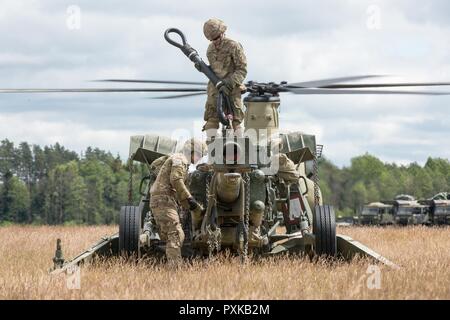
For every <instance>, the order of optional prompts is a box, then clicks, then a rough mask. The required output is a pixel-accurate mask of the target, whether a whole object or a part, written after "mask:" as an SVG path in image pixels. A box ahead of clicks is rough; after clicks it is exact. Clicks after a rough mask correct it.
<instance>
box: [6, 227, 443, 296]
mask: <svg viewBox="0 0 450 320" xmlns="http://www.w3.org/2000/svg"><path fill="white" fill-rule="evenodd" d="M116 229H117V227H111V226H100V227H32V226H25V227H22V226H11V227H1V228H0V299H450V228H429V227H405V228H378V227H351V228H341V229H340V230H339V231H340V232H341V233H343V234H346V235H349V236H351V237H353V238H355V239H357V240H359V241H361V242H363V243H364V244H366V245H367V246H369V247H371V248H372V249H374V250H375V251H377V252H379V253H381V254H383V255H384V256H386V257H387V258H389V259H390V260H392V261H394V262H395V263H397V264H399V265H401V267H402V268H401V269H400V270H391V269H389V268H387V267H382V266H381V267H380V268H381V283H380V285H381V286H380V288H379V289H376V288H375V289H369V288H368V286H367V282H368V277H369V276H370V275H369V274H367V270H368V266H369V265H370V262H369V261H368V260H364V259H360V260H358V261H353V262H352V263H345V262H337V263H332V264H330V263H327V262H324V261H319V262H316V263H312V262H310V261H309V260H308V259H307V258H301V257H292V256H291V257H286V256H282V257H277V258H270V259H262V260H257V261H256V260H255V261H252V262H250V263H249V264H248V265H246V266H242V265H240V264H239V262H238V260H237V259H235V258H230V257H220V258H218V259H217V260H216V261H194V262H193V263H192V264H189V265H186V266H184V267H183V268H182V269H180V270H177V271H170V270H167V269H166V268H165V266H164V265H161V264H159V263H157V262H156V261H152V260H149V261H145V262H141V263H139V264H137V265H132V264H129V263H125V262H123V261H122V260H120V259H112V260H110V261H106V262H104V263H98V264H94V265H91V266H89V267H83V268H82V269H81V289H80V290H69V289H67V287H66V279H65V276H64V275H59V276H50V275H49V274H48V273H47V271H48V268H49V267H50V266H51V258H52V256H53V254H54V249H55V239H56V238H57V237H60V238H61V239H62V243H63V249H64V253H65V256H66V257H73V256H74V255H76V254H77V253H79V252H80V251H81V250H83V249H85V248H87V247H89V246H90V245H91V244H92V243H93V242H95V241H97V240H98V239H99V238H100V237H101V236H104V235H108V234H111V233H113V232H115V231H116Z"/></svg>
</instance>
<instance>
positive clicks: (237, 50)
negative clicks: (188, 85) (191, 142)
mask: <svg viewBox="0 0 450 320" xmlns="http://www.w3.org/2000/svg"><path fill="white" fill-rule="evenodd" d="M208 23H210V24H212V25H213V26H214V24H218V25H219V27H218V28H219V29H217V30H209V29H208V28H207V27H208V25H207V24H208ZM225 30H226V26H225V25H224V24H223V22H222V21H220V20H218V19H211V20H208V21H207V22H206V23H205V27H204V33H205V36H206V37H207V38H208V39H209V40H212V39H213V38H214V37H215V36H216V35H222V34H223V33H224V32H225ZM206 56H207V57H208V61H209V64H210V67H211V69H212V70H213V71H214V73H215V74H216V75H217V76H218V77H219V78H221V79H223V80H225V82H229V83H231V85H232V86H233V89H232V92H231V97H230V98H231V99H232V100H233V102H234V105H235V106H236V109H235V111H234V112H235V115H234V119H233V127H234V128H236V127H237V126H239V124H240V123H241V122H242V120H243V118H244V112H243V110H242V101H241V87H242V83H243V81H244V79H245V77H246V76H247V58H246V57H245V54H244V49H243V48H242V45H241V44H240V43H238V42H236V41H234V40H231V39H229V38H226V37H223V38H222V39H221V40H220V42H219V43H213V42H212V43H210V45H209V47H208V50H207V52H206ZM218 93H219V92H218V90H217V88H216V87H215V86H214V85H213V84H212V83H211V81H210V82H209V83H208V88H207V94H208V98H207V101H206V106H205V114H204V120H205V121H206V124H205V126H204V127H203V130H208V129H218V128H219V119H218V117H217V110H216V105H217V96H218Z"/></svg>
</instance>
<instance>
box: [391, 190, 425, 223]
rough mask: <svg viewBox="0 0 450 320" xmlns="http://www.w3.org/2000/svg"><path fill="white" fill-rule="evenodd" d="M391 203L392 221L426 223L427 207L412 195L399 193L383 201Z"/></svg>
mask: <svg viewBox="0 0 450 320" xmlns="http://www.w3.org/2000/svg"><path fill="white" fill-rule="evenodd" d="M383 203H386V204H389V205H392V213H393V217H394V221H395V223H396V224H399V225H419V224H428V223H429V216H428V207H427V206H426V205H423V204H421V203H419V202H418V201H417V200H416V199H415V198H414V197H413V196H411V195H406V194H401V195H398V196H396V197H395V198H394V200H390V201H383Z"/></svg>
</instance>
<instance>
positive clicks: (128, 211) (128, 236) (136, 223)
mask: <svg viewBox="0 0 450 320" xmlns="http://www.w3.org/2000/svg"><path fill="white" fill-rule="evenodd" d="M140 234H141V212H140V210H139V207H135V206H123V207H122V208H121V209H120V219H119V252H120V254H121V255H124V256H126V257H132V256H133V257H135V258H139V256H140V250H139V236H140Z"/></svg>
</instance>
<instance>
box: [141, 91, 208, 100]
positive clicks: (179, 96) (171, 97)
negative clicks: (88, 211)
mask: <svg viewBox="0 0 450 320" xmlns="http://www.w3.org/2000/svg"><path fill="white" fill-rule="evenodd" d="M204 94H206V91H205V92H196V93H187V94H177V95H172V96H160V97H149V98H147V99H178V98H187V97H193V96H201V95H204Z"/></svg>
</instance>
